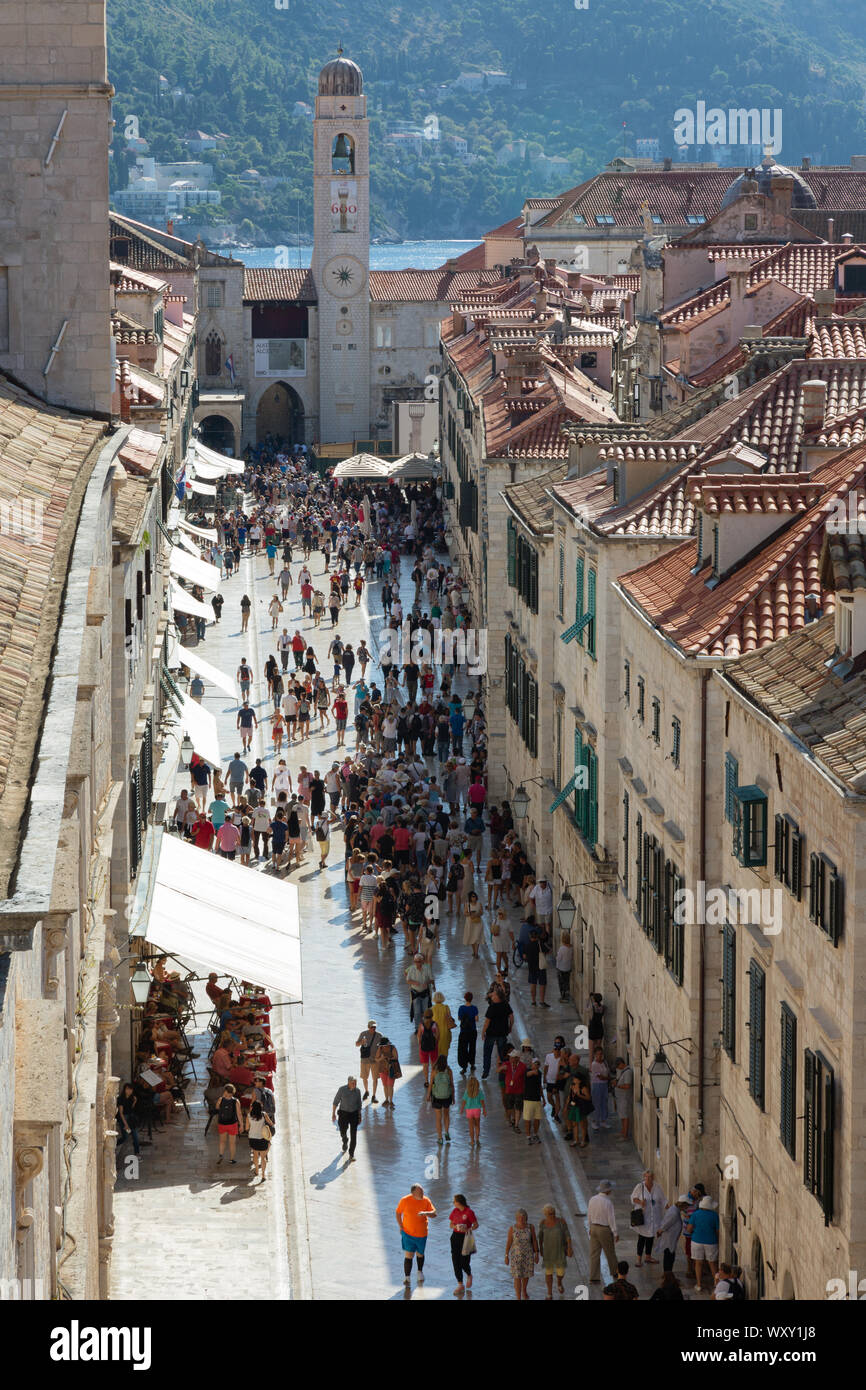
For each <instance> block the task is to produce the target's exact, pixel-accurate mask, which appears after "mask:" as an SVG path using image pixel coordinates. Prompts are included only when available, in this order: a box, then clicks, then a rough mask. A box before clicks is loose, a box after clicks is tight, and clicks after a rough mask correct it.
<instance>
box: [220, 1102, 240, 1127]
mask: <svg viewBox="0 0 866 1390" xmlns="http://www.w3.org/2000/svg"><path fill="white" fill-rule="evenodd" d="M236 1105H237V1101H236V1100H235V1098H234V1096H223V1097H222V1099H221V1100H220V1103H219V1106H218V1107H217V1124H218V1125H234V1124H237V1121H238V1116H237V1110H236V1108H235V1107H236Z"/></svg>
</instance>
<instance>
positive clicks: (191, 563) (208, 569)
mask: <svg viewBox="0 0 866 1390" xmlns="http://www.w3.org/2000/svg"><path fill="white" fill-rule="evenodd" d="M168 567H169V569H170V571H171V573H172V574H179V575H180V577H181V578H182V579H187V580H189V582H190V584H200V585H201V587H202V588H203V589H213V590H217V589H218V588H219V586H220V582H221V581H220V572H219V570H218V569H217V567H216V565H210V564H208V562H207V560H202V559H201V558H200V557H199V556H196V557H193V556H192V555H188V554H187V552H186V551H185V550H182V549H181V547H180V546H179V545H173V546H172V548H171V551H170V553H169V557H168Z"/></svg>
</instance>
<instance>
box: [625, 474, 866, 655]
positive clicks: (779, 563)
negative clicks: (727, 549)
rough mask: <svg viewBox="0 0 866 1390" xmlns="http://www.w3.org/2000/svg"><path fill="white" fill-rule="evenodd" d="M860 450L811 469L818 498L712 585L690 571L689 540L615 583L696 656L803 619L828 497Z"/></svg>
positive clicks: (817, 568) (836, 492)
mask: <svg viewBox="0 0 866 1390" xmlns="http://www.w3.org/2000/svg"><path fill="white" fill-rule="evenodd" d="M864 475H866V449H864V448H862V447H861V448H858V449H854V450H851V451H849V452H848V453H845V454H842V455H840V456H839V457H838V458H835V459H832V460H831V461H830V462H829V463H827V464H824V465H823V466H822V467H820V468H817V469H816V470H815V471H814V473H813V474H812V475H811V483H810V485H809V486H810V487H812V486H820V487H821V488H822V495H821V497H820V498H819V500H818V501H816V502H815V503H814V504H813V505H812V506H810V507H809V508H808V510H806V511H805V512H803V513H801V514H800V515H799V516H798V517H796V519H795V520H793V521H791V522H789V523H788V524H786V525H785V526H784V527H783V528H782V530H781V531H780V532H779V534H778V535H776V536H774V537H772V538H771V539H770V540H769V541H768V542H767V543H766V544H765V545H763V546H762V547H761V549H760V550H759V551H758V552H757V553H756V554H755V555H753V556H752V557H751V558H748V559H746V560H745V561H744V562H743V563H742V564H740V565H738V566H737V567H736V568H735V569H734V570H733V572H732V573H731V574H729V575H727V576H725V577H723V578H722V579H721V580H720V581H719V583H718V584H716V586H715V587H714V588H712V589H710V588H708V587H707V582H706V580H707V572H706V570H701V571H700V572H699V573H698V574H696V575H693V574H692V573H691V569H692V568H693V566H694V564H695V563H696V547H695V545H694V544H692V543H691V542H689V543H687V544H686V545H683V546H679V547H678V548H677V549H676V550H675V551H673V552H672V553H670V554H669V555H665V556H662V557H661V559H658V560H655V561H652V562H651V563H650V564H648V565H643V566H641V567H640V568H639V569H636V570H633V571H631V573H629V574H628V575H626V576H625V577H624V578H623V579H622V580H621V581H620V583H621V584H622V586H623V588H624V590H625V591H626V592H627V593H628V594H629V595H630V596H631V597H632V598H633V599H634V600H635V601H636V602H637V603H638V604H639V605H640V606H641V608H642V609H643V611H644V612H645V613H646V614H647V616H648V617H649V618H650V619H651V621H652V622H654V623H655V625H656V626H657V627H658V628H659V630H660V631H662V632H663V633H664V634H665V636H666V637H668V638H670V640H671V641H673V642H675V643H676V644H677V646H679V647H680V648H681V649H682V650H683V651H686V652H688V653H690V654H691V655H694V656H697V655H700V654H706V655H708V656H714V657H737V656H740V655H741V654H742V653H743V652H748V651H755V650H757V649H758V648H760V647H764V646H766V645H767V644H768V643H770V642H774V641H776V640H777V639H778V638H780V637H785V636H787V635H788V634H789V633H790V632H794V631H796V630H797V629H799V628H802V627H803V626H804V620H805V598H806V595H807V594H809V593H820V592H821V552H822V547H823V541H824V523H825V521H826V518H827V516H828V515H829V514H830V513H831V512H832V511H833V508H834V502H835V501H836V499H837V498H839V497H844V496H847V493H848V492H849V491H850V490H852V489H854V488H856V487H857V486H858V485H859V484H861V483H862V481H863V478H864Z"/></svg>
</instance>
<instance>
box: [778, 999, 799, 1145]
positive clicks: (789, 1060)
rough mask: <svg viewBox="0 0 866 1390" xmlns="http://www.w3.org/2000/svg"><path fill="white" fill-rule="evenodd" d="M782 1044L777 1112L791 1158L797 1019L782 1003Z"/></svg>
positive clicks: (793, 1141) (795, 1130)
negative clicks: (778, 1107)
mask: <svg viewBox="0 0 866 1390" xmlns="http://www.w3.org/2000/svg"><path fill="white" fill-rule="evenodd" d="M781 1024H782V1044H781V1059H782V1067H781V1094H780V1112H779V1134H780V1137H781V1140H782V1143H783V1145H784V1146H785V1148H786V1149H787V1151H788V1153H789V1154H790V1155H791V1157H792V1158H795V1157H796V1147H797V1140H796V1134H797V1129H796V1113H795V1106H796V1095H797V1020H796V1018H795V1016H794V1014H793V1013H792V1011H791V1010H790V1009H789V1008H788V1005H787V1004H783V1005H782V1019H781Z"/></svg>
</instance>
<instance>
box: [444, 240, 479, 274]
mask: <svg viewBox="0 0 866 1390" xmlns="http://www.w3.org/2000/svg"><path fill="white" fill-rule="evenodd" d="M454 265H455V266H456V268H457V269H458V270H483V269H484V242H483V241H480V242H479V243H478V245H477V246H471V247H470V248H469V250H468V251H464V252H463V254H462V256H458V257H457V259H456V260H455V262H454ZM441 269H443V267H442V266H440V270H441Z"/></svg>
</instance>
